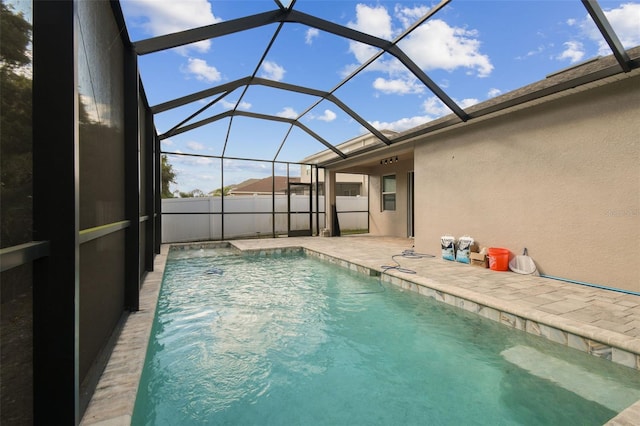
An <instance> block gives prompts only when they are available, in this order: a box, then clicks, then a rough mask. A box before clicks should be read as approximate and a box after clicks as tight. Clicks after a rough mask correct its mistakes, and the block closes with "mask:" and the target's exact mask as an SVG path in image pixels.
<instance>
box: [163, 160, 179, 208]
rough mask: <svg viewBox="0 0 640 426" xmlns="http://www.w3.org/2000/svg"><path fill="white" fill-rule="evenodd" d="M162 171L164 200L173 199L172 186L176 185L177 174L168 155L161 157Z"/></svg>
mask: <svg viewBox="0 0 640 426" xmlns="http://www.w3.org/2000/svg"><path fill="white" fill-rule="evenodd" d="M160 170H161V178H160V179H161V180H162V198H173V193H172V192H171V187H170V185H171V184H172V183H176V172H175V171H174V170H173V165H171V163H169V158H167V156H166V155H163V156H162V157H160Z"/></svg>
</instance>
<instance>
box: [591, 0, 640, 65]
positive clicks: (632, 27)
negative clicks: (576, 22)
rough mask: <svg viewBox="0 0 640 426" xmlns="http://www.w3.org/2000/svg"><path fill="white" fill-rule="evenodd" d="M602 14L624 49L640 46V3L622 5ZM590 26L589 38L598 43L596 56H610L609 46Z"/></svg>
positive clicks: (594, 28)
mask: <svg viewBox="0 0 640 426" xmlns="http://www.w3.org/2000/svg"><path fill="white" fill-rule="evenodd" d="M604 14H605V16H606V17H607V20H608V21H609V23H610V24H611V26H612V27H613V30H614V31H615V33H616V35H617V36H618V38H619V39H620V43H622V45H623V46H624V47H625V48H626V49H629V48H631V47H635V46H638V45H640V3H624V4H621V5H620V7H618V8H616V9H611V10H608V11H604ZM589 21H591V20H590V19H589ZM590 26H591V31H590V34H591V37H592V38H593V39H594V40H596V41H597V42H598V46H599V50H598V54H600V55H610V54H611V49H610V48H609V45H608V44H607V43H606V41H605V40H604V39H603V38H602V35H600V32H599V31H598V30H597V28H596V27H595V25H594V24H593V22H590Z"/></svg>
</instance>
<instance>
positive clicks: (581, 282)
mask: <svg viewBox="0 0 640 426" xmlns="http://www.w3.org/2000/svg"><path fill="white" fill-rule="evenodd" d="M540 276H541V277H542V278H549V279H552V280H558V281H564V282H567V283H571V284H579V285H584V286H587V287H593V288H599V289H602V290H610V291H617V292H618V293H625V294H631V295H633V296H640V293H638V292H636V291H630V290H623V289H621V288H615V287H606V286H603V285H598V284H591V283H586V282H584V281H576V280H570V279H568V278H562V277H554V276H553V275H545V274H540Z"/></svg>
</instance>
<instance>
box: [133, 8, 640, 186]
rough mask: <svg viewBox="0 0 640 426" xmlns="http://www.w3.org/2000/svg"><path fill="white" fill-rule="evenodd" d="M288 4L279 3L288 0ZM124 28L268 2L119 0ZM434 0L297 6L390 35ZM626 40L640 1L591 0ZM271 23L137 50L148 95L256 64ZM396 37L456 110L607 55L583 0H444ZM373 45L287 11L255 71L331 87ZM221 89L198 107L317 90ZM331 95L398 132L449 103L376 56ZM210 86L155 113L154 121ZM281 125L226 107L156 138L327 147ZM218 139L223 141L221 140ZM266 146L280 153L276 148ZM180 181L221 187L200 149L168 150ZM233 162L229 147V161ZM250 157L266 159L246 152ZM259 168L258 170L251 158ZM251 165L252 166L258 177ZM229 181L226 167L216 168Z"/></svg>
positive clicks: (311, 118) (289, 99)
mask: <svg viewBox="0 0 640 426" xmlns="http://www.w3.org/2000/svg"><path fill="white" fill-rule="evenodd" d="M285 3H286V2H285ZM121 4H122V9H123V12H124V15H125V20H126V22H127V27H128V31H129V35H130V37H131V39H132V40H133V41H137V40H143V39H146V38H150V37H153V36H158V35H162V34H168V33H172V32H176V31H180V30H184V29H187V28H193V27H199V26H203V25H209V24H212V23H217V22H222V21H228V20H231V19H236V18H240V17H243V16H247V15H251V14H256V13H261V12H266V11H269V10H274V9H276V8H277V6H276V3H275V2H273V1H272V0H260V1H242V0H240V1H237V0H236V1H217V0H213V1H207V0H171V1H169V0H167V1H162V0H122V1H121ZM436 4H437V3H436V2H433V3H430V2H419V1H416V2H408V1H393V2H391V1H382V0H378V1H371V2H367V1H358V2H356V1H347V0H341V1H330V0H298V1H297V2H296V4H295V9H297V10H298V11H301V12H305V13H308V14H312V15H315V16H318V17H320V18H322V19H325V20H328V21H331V22H334V23H337V24H340V25H343V26H347V27H350V28H353V29H356V30H359V31H361V32H365V33H368V34H371V35H374V36H377V37H379V38H383V39H387V40H393V39H394V38H395V37H397V36H398V35H399V34H400V33H401V32H402V31H404V30H405V29H406V28H407V27H408V26H409V25H411V24H412V23H413V22H414V21H415V20H416V19H418V18H419V17H420V16H422V15H423V14H425V13H426V12H427V11H428V10H429V9H430V8H432V7H433V6H435V5H436ZM600 5H601V7H602V9H603V10H604V11H605V14H606V15H607V18H608V19H609V21H610V23H611V25H612V26H613V28H614V30H616V32H617V34H618V36H619V37H620V38H621V41H622V43H623V45H624V46H625V47H626V48H630V47H634V46H637V45H640V2H639V1H600ZM276 28H277V25H275V24H274V25H268V26H263V27H259V28H256V29H252V30H248V31H244V32H241V33H235V34H232V35H228V36H224V37H220V38H216V39H212V40H206V41H203V42H199V43H196V44H192V45H189V46H183V47H180V48H176V49H172V50H169V51H164V52H158V53H153V54H149V55H144V56H141V57H140V58H139V66H140V73H141V76H142V81H143V84H144V86H145V90H146V92H147V96H148V98H149V102H150V104H151V105H156V104H159V103H161V102H165V101H168V100H171V99H173V98H176V97H180V96H184V95H187V94H190V93H194V92H198V91H201V90H204V89H207V88H210V87H215V86H217V85H220V84H225V83H228V82H231V81H234V80H236V79H239V78H243V77H248V76H250V75H252V74H253V73H254V71H255V68H256V66H257V65H258V62H259V59H260V57H261V56H262V55H263V54H264V53H265V51H266V49H267V45H268V42H269V40H270V39H271V37H272V36H273V34H274V32H275V31H276ZM399 47H400V48H401V49H403V50H404V51H405V53H407V54H408V55H409V57H411V58H412V60H413V61H414V62H415V63H416V64H417V65H418V66H419V67H420V68H421V69H422V70H423V71H424V72H425V73H426V74H427V75H428V76H429V77H430V78H431V79H432V80H433V81H434V82H435V83H436V84H437V85H438V86H439V87H440V88H442V89H443V90H444V91H445V92H446V93H447V94H448V95H449V96H450V97H451V98H453V99H454V100H455V101H456V102H457V103H458V105H460V106H461V107H462V108H463V109H464V108H465V107H467V106H469V105H473V104H475V103H479V102H482V101H485V100H487V99H489V98H491V97H494V96H497V95H499V94H502V93H506V92H509V91H511V90H514V89H517V88H519V87H521V86H523V85H526V84H528V83H532V82H534V81H537V80H541V79H544V78H545V76H546V75H547V74H549V73H552V72H554V71H557V70H559V69H562V68H565V67H569V66H571V65H573V64H576V63H579V62H582V61H585V60H587V59H589V58H593V57H595V56H598V55H608V54H610V50H609V48H608V47H607V46H606V43H605V42H604V40H603V38H602V37H601V36H600V34H599V32H598V31H597V29H596V27H595V25H593V23H592V22H591V19H590V18H589V17H588V14H587V11H586V9H585V8H584V6H583V5H582V3H581V2H580V1H579V0H554V1H544V0H539V1H520V0H510V1H506V0H504V1H483V0H474V1H471V0H467V1H464V0H463V1H456V0H453V1H451V2H450V3H449V4H448V5H447V6H446V7H445V8H444V9H442V10H440V11H439V12H438V13H436V14H435V15H434V16H433V17H431V18H430V19H429V20H427V21H426V22H425V23H423V24H422V25H421V26H420V27H418V28H417V29H416V30H415V31H414V32H412V33H411V34H410V35H409V36H408V37H406V38H405V39H403V40H402V41H401V42H400V43H399ZM375 53H376V49H375V48H373V47H370V46H365V45H362V44H359V43H356V42H353V41H350V40H347V39H343V38H340V37H337V36H334V35H332V34H329V33H325V32H322V31H318V30H315V29H311V28H309V27H306V26H303V25H300V24H295V23H287V24H285V25H284V26H283V28H282V30H281V32H280V34H279V36H278V38H277V40H276V42H275V43H274V45H273V46H272V47H271V49H270V50H269V51H268V53H267V55H266V58H265V61H264V62H263V64H262V66H261V67H260V69H259V70H258V72H257V76H259V77H264V78H268V79H272V80H277V81H281V82H285V83H290V84H296V85H301V86H306V87H310V88H313V89H318V90H323V91H329V90H332V89H333V88H335V87H336V85H337V84H338V83H339V82H340V81H341V80H342V79H343V78H344V77H345V76H346V75H348V74H349V73H350V72H351V71H352V70H353V69H355V68H356V67H358V66H359V65H360V64H362V63H363V62H364V61H366V60H368V59H369V58H370V57H371V56H372V55H374V54H375ZM243 89H244V88H243V87H241V88H239V89H237V90H235V91H233V92H231V93H229V94H228V95H227V96H226V97H224V99H222V100H221V101H219V102H218V103H216V104H215V105H213V106H211V107H210V108H209V109H208V110H207V111H205V112H204V113H203V114H201V115H199V116H198V117H197V118H196V119H195V120H200V119H204V118H208V117H210V116H213V115H216V114H219V113H222V112H224V111H226V110H229V109H230V108H232V107H233V106H234V105H236V103H237V102H239V101H240V104H239V106H238V109H242V110H246V111H250V112H254V113H262V114H269V115H279V116H283V117H289V118H296V117H298V116H299V114H301V113H302V112H304V111H305V110H307V109H308V108H309V107H311V106H313V105H314V104H315V102H316V101H317V98H315V97H312V96H308V95H302V94H296V93H289V92H285V91H280V90H276V89H272V88H268V87H264V86H251V87H249V88H248V90H247V91H246V93H244V96H242V99H241V95H242V94H243ZM335 95H336V96H337V97H338V98H339V99H340V100H341V101H342V102H344V103H345V104H347V105H348V106H349V107H350V108H351V109H353V110H354V111H355V112H356V113H357V114H359V115H360V116H361V117H362V118H364V119H365V120H366V121H367V122H369V123H370V124H371V125H373V126H374V127H376V128H377V129H390V130H395V131H403V130H407V129H410V128H412V127H415V126H417V125H420V124H423V123H425V122H428V121H431V120H433V119H435V118H438V117H440V116H443V115H447V114H449V113H450V111H449V110H448V109H447V108H446V107H445V106H444V105H443V104H442V103H441V102H440V101H439V100H438V99H437V98H436V97H435V96H434V95H433V94H432V93H431V92H430V91H429V89H428V88H426V87H425V86H424V85H422V83H420V82H419V81H418V80H416V78H415V76H414V75H413V74H412V73H410V72H409V71H408V70H407V69H406V68H405V67H404V66H403V65H402V64H400V63H399V62H398V61H397V60H396V59H395V58H393V57H389V55H383V56H381V57H380V58H379V59H378V60H376V61H375V62H374V63H373V64H372V65H370V66H369V67H368V68H367V69H366V70H365V71H363V72H360V73H359V74H357V75H356V76H355V77H354V78H353V79H351V80H350V81H349V82H348V83H347V84H345V85H344V86H342V87H341V88H339V89H338V90H337V91H336V92H335ZM211 100H212V99H207V100H203V101H198V102H194V103H193V104H190V105H186V106H184V107H181V108H178V109H176V110H171V111H168V112H165V113H162V114H158V115H156V117H155V119H156V127H157V128H158V131H159V132H160V133H163V132H165V131H167V130H169V129H170V128H172V127H173V126H175V125H176V124H178V123H179V122H180V121H182V120H183V119H184V118H186V117H187V116H188V115H190V114H191V113H193V112H195V111H196V110H197V109H199V108H201V107H203V106H204V105H205V104H206V103H208V102H209V101H211ZM300 121H301V123H302V124H304V125H305V126H307V127H309V128H310V129H311V130H312V131H314V132H315V133H317V134H318V135H320V136H321V137H322V138H324V139H325V140H327V141H328V142H329V143H331V144H339V143H341V142H344V141H346V140H349V139H351V138H353V137H356V136H358V135H361V134H363V133H365V129H364V128H363V127H362V126H361V125H360V124H359V123H357V122H356V121H354V120H353V119H352V118H351V117H350V116H349V115H347V114H345V113H344V112H343V111H342V110H341V109H340V108H339V107H338V106H336V105H335V104H333V103H330V102H327V101H323V102H321V103H320V104H319V105H317V106H316V107H315V108H314V109H312V110H311V111H309V112H308V113H307V114H305V115H304V116H303V117H302V118H301V119H300ZM289 127H290V126H289V125H287V124H283V123H276V122H271V121H266V120H256V119H249V118H243V117H236V118H234V119H233V126H232V127H231V130H230V131H229V119H228V118H227V119H223V120H220V121H217V122H214V123H212V124H209V125H206V126H203V127H200V128H199V129H197V130H194V131H191V132H186V133H183V134H181V135H177V136H173V137H171V138H169V139H167V140H165V141H164V142H163V146H162V147H163V149H164V150H166V151H173V152H183V153H194V154H205V155H213V156H220V155H223V154H224V155H225V156H230V157H241V158H253V159H265V160H274V159H276V160H278V161H299V160H301V159H302V158H304V157H306V156H308V155H310V154H313V153H315V152H318V151H321V150H324V149H325V148H324V146H323V145H321V144H320V143H319V142H317V141H316V140H315V139H314V138H312V137H311V136H309V135H308V134H306V133H305V132H304V131H302V130H300V129H298V128H294V129H293V130H292V131H291V133H290V134H289V136H288V137H287V138H286V142H285V143H284V145H283V146H282V149H281V150H280V151H279V152H278V149H279V147H280V145H281V143H282V141H283V140H284V139H285V136H286V135H287V132H288V131H289ZM225 146H226V148H225ZM276 153H278V156H277V157H276ZM172 161H174V168H176V169H177V171H178V172H179V181H180V189H181V190H191V189H193V188H200V189H202V190H205V191H209V190H212V189H214V188H216V187H219V185H220V182H219V179H218V178H217V176H218V175H219V172H218V171H216V167H218V166H217V165H218V164H219V162H216V161H211V160H208V159H197V158H187V157H183V158H178V157H173V158H172ZM229 161H231V160H229ZM254 165H255V166H256V169H264V168H266V169H267V172H268V173H270V171H271V167H270V165H267V166H265V167H263V165H262V164H259V163H254ZM256 173H258V171H257V170H256ZM256 177H259V176H256ZM225 178H226V182H225V184H229V183H237V182H231V181H232V180H233V178H232V175H231V174H229V176H227V174H226V173H225Z"/></svg>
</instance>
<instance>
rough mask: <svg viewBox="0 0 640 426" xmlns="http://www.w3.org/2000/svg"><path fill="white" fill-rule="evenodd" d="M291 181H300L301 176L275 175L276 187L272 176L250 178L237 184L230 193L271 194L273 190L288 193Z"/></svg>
mask: <svg viewBox="0 0 640 426" xmlns="http://www.w3.org/2000/svg"><path fill="white" fill-rule="evenodd" d="M289 182H300V178H299V177H290V178H287V177H286V176H275V187H274V183H273V182H272V180H271V177H266V178H264V179H248V180H246V181H244V182H242V183H239V184H238V185H236V186H235V187H234V188H233V189H232V190H231V191H229V195H234V194H235V195H241V194H271V193H272V192H277V193H278V192H279V193H286V192H287V190H288V188H289ZM274 189H275V191H274Z"/></svg>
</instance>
